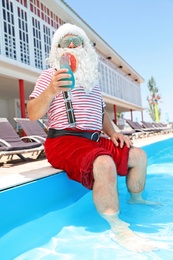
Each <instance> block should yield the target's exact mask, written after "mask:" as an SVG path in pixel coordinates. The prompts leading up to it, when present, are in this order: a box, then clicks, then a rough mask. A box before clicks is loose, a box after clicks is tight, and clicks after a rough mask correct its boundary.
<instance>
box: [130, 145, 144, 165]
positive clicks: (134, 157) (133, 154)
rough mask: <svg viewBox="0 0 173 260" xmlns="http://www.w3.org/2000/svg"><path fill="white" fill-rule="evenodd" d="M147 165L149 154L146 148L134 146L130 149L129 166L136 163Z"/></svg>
mask: <svg viewBox="0 0 173 260" xmlns="http://www.w3.org/2000/svg"><path fill="white" fill-rule="evenodd" d="M141 163H142V165H146V164H147V154H146V152H145V151H144V150H142V149H141V148H138V147H132V148H131V149H130V151H129V161H128V166H129V167H134V166H135V165H139V164H141Z"/></svg>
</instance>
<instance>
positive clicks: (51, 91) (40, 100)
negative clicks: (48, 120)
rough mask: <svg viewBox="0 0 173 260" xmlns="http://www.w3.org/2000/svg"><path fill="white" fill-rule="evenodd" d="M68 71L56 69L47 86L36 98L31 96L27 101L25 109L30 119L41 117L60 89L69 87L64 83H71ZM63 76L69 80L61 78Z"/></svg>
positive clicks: (64, 89) (63, 89) (66, 89)
mask: <svg viewBox="0 0 173 260" xmlns="http://www.w3.org/2000/svg"><path fill="white" fill-rule="evenodd" d="M67 73H68V69H60V70H59V71H56V72H55V73H54V75H53V76H52V79H51V82H50V84H49V86H48V87H47V88H46V89H45V90H44V91H43V92H42V93H41V95H40V96H38V97H37V98H33V99H31V100H30V101H29V102H28V105H27V110H28V117H29V119H30V120H31V121H34V120H38V119H40V118H41V117H43V116H44V115H45V114H46V113H47V111H48V109H49V106H50V104H51V102H52V100H53V99H54V97H55V96H56V95H58V94H59V93H60V92H61V91H68V90H69V88H65V87H63V86H65V85H71V84H72V82H71V81H70V77H71V75H70V74H67ZM65 78H69V80H64V81H63V80H62V79H65Z"/></svg>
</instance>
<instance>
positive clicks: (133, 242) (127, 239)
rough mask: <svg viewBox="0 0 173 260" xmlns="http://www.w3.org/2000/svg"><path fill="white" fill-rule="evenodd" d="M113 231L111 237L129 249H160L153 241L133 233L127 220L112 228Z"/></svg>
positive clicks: (137, 251)
mask: <svg viewBox="0 0 173 260" xmlns="http://www.w3.org/2000/svg"><path fill="white" fill-rule="evenodd" d="M111 231H112V232H111V235H110V237H111V239H112V240H113V241H115V242H116V243H118V244H119V245H120V246H122V247H124V248H125V249H127V250H129V251H132V252H136V253H147V252H152V251H156V250H159V249H158V248H157V247H156V246H155V245H154V244H153V243H152V242H151V241H149V240H146V239H144V238H142V237H140V236H138V235H136V234H135V233H133V231H131V230H130V229H129V228H128V227H127V225H126V223H125V222H124V223H123V222H122V223H121V224H120V226H119V227H115V228H112V229H111Z"/></svg>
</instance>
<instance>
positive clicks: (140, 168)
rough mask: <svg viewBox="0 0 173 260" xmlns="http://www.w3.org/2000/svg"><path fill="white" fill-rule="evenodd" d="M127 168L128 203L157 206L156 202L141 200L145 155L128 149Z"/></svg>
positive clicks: (138, 149)
mask: <svg viewBox="0 0 173 260" xmlns="http://www.w3.org/2000/svg"><path fill="white" fill-rule="evenodd" d="M128 167H129V172H128V175H127V177H126V183H127V188H128V191H129V193H130V196H131V197H130V199H129V201H128V203H130V204H147V205H159V203H157V202H152V201H147V200H144V199H143V198H142V192H143V190H144V188H145V182H146V172H147V155H146V153H145V152H144V151H143V150H142V149H140V148H136V147H132V148H131V149H130V151H129V161H128Z"/></svg>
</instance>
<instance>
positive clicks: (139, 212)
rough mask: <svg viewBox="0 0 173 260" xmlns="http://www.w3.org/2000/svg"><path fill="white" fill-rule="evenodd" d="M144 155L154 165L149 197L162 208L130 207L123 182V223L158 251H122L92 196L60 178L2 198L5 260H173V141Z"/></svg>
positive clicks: (0, 244)
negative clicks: (147, 240) (157, 248)
mask: <svg viewBox="0 0 173 260" xmlns="http://www.w3.org/2000/svg"><path fill="white" fill-rule="evenodd" d="M143 149H144V150H145V151H146V152H147V154H148V159H149V160H148V161H149V165H148V171H147V172H148V175H147V184H146V189H145V192H144V197H145V198H146V199H148V200H152V201H158V202H160V203H161V206H144V205H143V206H142V205H129V204H127V200H128V198H129V195H128V192H127V189H126V185H125V178H124V177H120V178H119V179H118V186H119V196H120V205H121V218H122V219H123V220H125V221H127V222H129V223H130V225H131V229H132V230H133V231H135V232H136V233H137V234H138V235H139V236H142V237H145V238H148V239H150V240H153V241H154V242H155V243H156V244H157V246H159V247H160V250H159V251H155V252H151V253H145V254H137V253H132V252H129V251H127V250H125V249H122V248H121V247H120V246H118V245H117V244H116V243H115V242H113V241H112V240H111V238H110V230H109V226H108V224H107V223H106V221H104V220H103V219H102V218H101V217H100V216H99V214H98V213H97V211H96V209H95V207H94V204H93V202H92V192H91V191H88V190H87V189H85V188H84V187H82V186H81V185H80V184H78V183H76V182H73V181H71V180H69V179H68V178H67V177H66V175H65V173H60V174H56V175H53V176H50V177H47V178H43V179H40V180H37V181H34V182H31V183H28V184H25V185H21V186H18V187H15V188H12V189H8V190H4V191H1V192H0V259H2V260H39V259H42V260H66V259H67V260H71V259H72V260H79V259H82V260H85V259H86V260H107V259H109V260H114V259H123V260H125V259H128V258H129V257H130V258H131V259H134V260H136V259H137V260H138V259H149V260H150V259H156V260H159V259H161V260H163V259H164V260H169V259H173V209H172V208H173V139H168V140H166V141H161V142H158V143H155V144H152V145H148V146H145V147H143Z"/></svg>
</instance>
